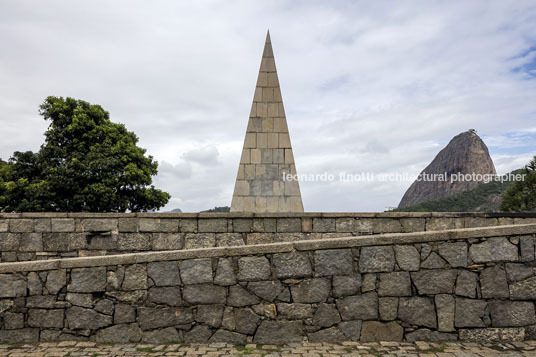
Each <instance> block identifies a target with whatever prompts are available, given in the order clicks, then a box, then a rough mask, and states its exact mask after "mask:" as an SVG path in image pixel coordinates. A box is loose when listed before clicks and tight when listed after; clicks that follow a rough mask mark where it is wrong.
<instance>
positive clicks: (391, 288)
mask: <svg viewBox="0 0 536 357" xmlns="http://www.w3.org/2000/svg"><path fill="white" fill-rule="evenodd" d="M378 295H379V296H411V279H410V276H409V273H408V272H393V273H383V274H380V284H379V287H378Z"/></svg>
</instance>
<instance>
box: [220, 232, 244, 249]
mask: <svg viewBox="0 0 536 357" xmlns="http://www.w3.org/2000/svg"><path fill="white" fill-rule="evenodd" d="M240 245H244V238H243V237H242V234H241V233H217V234H216V247H233V246H234V247H236V246H240Z"/></svg>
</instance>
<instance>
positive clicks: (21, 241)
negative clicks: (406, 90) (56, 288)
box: [0, 213, 536, 262]
mask: <svg viewBox="0 0 536 357" xmlns="http://www.w3.org/2000/svg"><path fill="white" fill-rule="evenodd" d="M531 222H533V223H536V214H524V215H522V214H509V215H508V214H507V215H505V214H477V213H468V214H444V213H441V214H435V213H434V214H431V213H298V214H293V213H286V214H251V213H221V214H214V213H213V214H202V213H201V214H195V213H193V214H192V213H182V214H160V213H146V214H81V213H69V214H61V213H36V214H32V213H26V214H0V252H1V256H0V262H10V261H26V260H42V259H56V258H61V257H77V256H80V257H82V256H95V255H108V254H123V253H131V252H141V251H151V250H177V249H191V248H207V247H220V246H239V245H251V244H267V243H277V242H289V241H296V240H310V239H329V238H337V237H347V236H360V235H369V234H381V233H408V232H420V231H437V230H444V229H456V228H469V227H484V226H496V225H504V224H518V223H531Z"/></svg>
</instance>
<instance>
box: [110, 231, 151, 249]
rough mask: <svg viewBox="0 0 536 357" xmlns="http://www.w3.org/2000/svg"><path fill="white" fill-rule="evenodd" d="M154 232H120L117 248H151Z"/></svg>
mask: <svg viewBox="0 0 536 357" xmlns="http://www.w3.org/2000/svg"><path fill="white" fill-rule="evenodd" d="M151 239H152V234H150V233H119V235H118V237H117V249H119V250H150V249H151Z"/></svg>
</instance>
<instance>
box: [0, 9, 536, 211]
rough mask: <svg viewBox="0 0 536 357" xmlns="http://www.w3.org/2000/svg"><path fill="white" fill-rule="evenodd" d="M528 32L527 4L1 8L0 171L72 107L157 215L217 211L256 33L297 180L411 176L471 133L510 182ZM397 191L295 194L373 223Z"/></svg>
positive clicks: (254, 57)
mask: <svg viewBox="0 0 536 357" xmlns="http://www.w3.org/2000/svg"><path fill="white" fill-rule="evenodd" d="M535 18H536V5H535V4H534V2H531V1H516V2H506V1H505V2H500V1H497V2H488V1H484V0H481V1H450V2H443V1H410V2H395V3H393V2H381V1H378V2H370V1H369V2H355V1H338V2H319V1H297V2H296V1H271V2H253V1H236V2H232V3H228V2H215V1H195V2H175V1H161V2H157V3H147V2H142V1H128V2H127V1H114V2H106V1H94V2H91V3H83V2H70V1H66V0H61V1H60V0H56V1H47V2H46V3H43V2H39V1H37V0H33V1H26V2H9V4H8V3H7V2H3V3H0V43H2V51H1V53H0V97H1V98H2V101H1V103H0V108H1V109H2V116H1V117H0V127H1V129H0V130H1V131H0V133H1V140H0V157H2V158H7V157H8V156H9V155H10V154H11V153H12V152H13V151H15V150H37V149H38V148H39V145H40V144H41V143H42V141H43V136H42V133H43V132H44V131H45V130H46V127H47V123H46V122H45V121H43V120H42V118H40V117H39V116H38V115H37V109H38V105H39V104H40V103H41V102H42V101H43V99H44V98H45V97H46V96H48V95H62V96H72V97H76V98H80V99H85V100H88V101H90V102H93V103H98V104H101V105H102V106H103V107H104V108H105V109H106V110H108V111H109V112H110V114H111V118H112V120H114V121H118V122H122V123H124V124H126V126H127V128H128V129H129V130H132V131H134V132H135V133H136V134H137V135H138V136H139V138H140V145H141V146H142V147H145V148H147V149H148V152H149V153H150V154H151V155H153V156H154V157H155V159H157V160H158V161H159V162H160V163H161V164H160V173H159V175H158V177H157V178H155V183H156V184H157V185H158V186H159V187H161V188H163V189H165V190H167V191H169V192H170V193H171V194H172V195H173V199H172V201H171V203H170V204H169V205H168V206H167V207H166V209H170V208H177V207H180V208H182V209H183V210H184V211H198V210H201V209H206V208H210V207H213V206H216V205H218V206H221V205H228V204H230V201H231V195H232V189H233V185H234V179H235V176H236V170H237V167H238V161H239V157H240V150H241V146H242V143H243V138H244V132H245V129H246V125H247V117H248V114H249V107H250V104H251V100H252V98H253V91H254V85H255V80H256V75H257V71H258V66H259V63H260V56H261V52H262V46H263V42H264V35H265V31H266V28H268V27H269V28H270V32H271V35H272V42H273V45H274V51H275V56H276V63H277V66H278V71H279V78H280V82H281V85H282V94H283V100H284V102H285V108H286V112H287V119H288V125H289V128H290V131H291V138H292V143H293V146H294V156H295V159H296V163H297V167H298V171H299V172H303V173H317V172H323V171H325V170H329V171H333V172H335V173H337V172H340V171H346V172H356V171H375V172H391V171H408V172H411V173H418V172H420V171H421V170H422V169H423V168H424V167H425V166H426V165H427V164H428V163H429V162H430V161H431V160H432V159H433V157H434V156H435V155H436V154H437V152H439V150H440V149H441V147H443V146H444V145H446V144H447V143H448V141H449V140H450V139H451V138H452V137H453V136H454V135H456V134H458V133H460V132H462V131H465V130H467V129H470V128H474V129H477V130H478V132H479V134H480V135H481V136H483V137H484V139H485V140H486V141H488V140H489V142H488V144H489V147H490V152H491V153H492V156H493V158H494V160H495V163H496V166H497V169H498V171H501V170H510V168H515V166H513V165H518V164H520V163H521V162H523V164H524V163H526V162H527V158H530V156H531V155H533V154H534V153H535V152H536V148H535V147H534V142H532V143H531V144H530V145H529V146H525V147H524V148H523V150H520V149H519V145H518V146H516V145H517V144H519V143H522V141H523V138H522V137H517V138H513V137H512V135H511V133H515V132H518V133H519V132H523V131H524V132H529V133H533V132H534V120H535V119H536V101H534V97H535V94H536V78H535V76H534V74H533V73H532V74H531V71H533V70H534V61H535V59H534V56H535V54H534V46H535V45H536V27H535V26H534V19H535ZM530 49H532V52H531V50H530ZM531 63H532V64H531ZM520 68H521V69H525V70H519V69H520ZM515 147H517V149H515ZM217 154H218V155H217ZM521 166H522V165H521ZM503 172H504V171H503ZM409 184H410V183H378V182H374V183H359V184H342V183H303V184H302V185H301V190H302V195H303V200H304V205H305V208H306V210H309V211H324V210H327V211H330V210H331V211H356V210H358V211H362V210H383V209H384V208H385V207H386V206H394V205H396V204H398V202H399V200H400V198H401V196H402V194H403V193H404V190H405V189H406V188H407V187H408V186H409ZM327 197H329V198H330V199H329V200H327V199H326V198H327Z"/></svg>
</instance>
